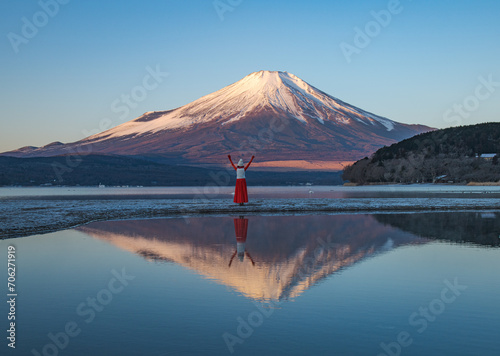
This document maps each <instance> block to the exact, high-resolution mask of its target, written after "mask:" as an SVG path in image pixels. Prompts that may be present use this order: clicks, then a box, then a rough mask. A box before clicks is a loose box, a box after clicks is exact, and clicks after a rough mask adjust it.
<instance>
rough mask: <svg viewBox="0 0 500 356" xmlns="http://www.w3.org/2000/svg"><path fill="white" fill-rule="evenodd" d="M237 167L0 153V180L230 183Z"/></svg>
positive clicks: (289, 177)
mask: <svg viewBox="0 0 500 356" xmlns="http://www.w3.org/2000/svg"><path fill="white" fill-rule="evenodd" d="M340 175H341V173H340V172H314V171H313V172H309V171H297V172H262V171H257V170H250V171H249V172H248V173H247V176H248V178H249V179H248V184H249V185H296V184H304V183H312V184H316V185H337V184H342V180H341V178H340ZM235 180H236V173H234V171H232V169H231V170H230V171H225V170H224V169H223V168H218V169H207V168H199V167H188V166H181V165H168V164H162V163H158V162H152V161H149V160H143V159H137V158H130V157H122V156H102V155H87V156H57V157H37V158H14V157H0V186H2V185H3V186H10V185H20V186H38V185H68V186H75V185H82V186H84V185H85V186H92V185H94V186H96V185H98V184H101V183H102V184H104V185H143V186H200V185H233V184H234V183H235Z"/></svg>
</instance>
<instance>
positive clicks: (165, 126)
mask: <svg viewBox="0 0 500 356" xmlns="http://www.w3.org/2000/svg"><path fill="white" fill-rule="evenodd" d="M429 130H431V128H429V127H427V126H423V125H408V124H402V123H398V122H396V121H393V120H389V119H387V118H385V117H382V116H378V115H375V114H373V113H370V112H368V111H365V110H362V109H360V108H358V107H355V106H353V105H350V104H348V103H345V102H343V101H341V100H340V99H337V98H335V97H333V96H331V95H329V94H326V93H325V92H323V91H321V90H319V89H317V88H315V87H314V86H312V85H310V84H308V83H307V82H305V81H303V80H302V79H300V78H298V77H297V76H295V75H293V74H290V73H288V72H279V71H259V72H254V73H251V74H249V75H247V76H246V77H244V78H242V79H240V80H239V81H237V82H235V83H233V84H230V85H228V86H226V87H224V88H222V89H220V90H218V91H216V92H213V93H210V94H208V95H205V96H203V97H201V98H199V99H197V100H195V101H193V102H191V103H189V104H187V105H184V106H181V107H179V108H176V109H172V110H166V111H150V112H146V113H145V114H143V115H141V116H139V117H138V118H136V119H133V120H130V121H128V122H125V123H123V124H121V125H118V126H116V127H113V128H111V129H109V130H106V131H104V132H101V133H97V134H94V135H92V136H89V137H87V138H84V139H83V140H80V141H76V142H73V143H68V144H62V145H61V144H59V143H52V144H49V145H46V146H43V147H41V148H31V147H30V146H27V147H23V148H21V149H19V150H15V151H10V152H6V153H3V155H9V156H16V157H37V156H55V155H61V154H68V153H73V154H74V153H75V152H77V149H79V150H80V151H82V152H92V153H98V154H118V155H130V156H137V155H141V156H148V155H156V156H158V155H165V156H169V157H174V156H175V157H181V158H182V160H183V161H185V162H188V163H193V164H206V163H208V164H224V163H225V160H224V157H225V156H226V155H227V153H232V152H238V153H240V154H242V155H243V154H244V155H250V154H256V155H257V156H258V157H259V158H260V162H261V163H262V162H267V165H268V166H269V162H278V161H307V162H313V161H318V162H346V161H354V160H356V159H359V158H361V157H363V156H365V155H367V154H369V153H371V152H373V151H375V150H376V149H377V148H379V147H382V146H384V145H386V144H390V143H394V142H397V141H399V140H401V139H404V138H408V137H411V136H413V135H415V134H418V133H421V132H425V131H429ZM291 157H293V159H291ZM256 163H257V164H258V161H257V162H256ZM291 165H293V164H291Z"/></svg>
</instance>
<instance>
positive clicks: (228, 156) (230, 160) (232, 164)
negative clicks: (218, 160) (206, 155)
mask: <svg viewBox="0 0 500 356" xmlns="http://www.w3.org/2000/svg"><path fill="white" fill-rule="evenodd" d="M227 158H229V162H231V166H233V168H234V170H236V166H235V165H234V163H233V160H232V159H231V155H227Z"/></svg>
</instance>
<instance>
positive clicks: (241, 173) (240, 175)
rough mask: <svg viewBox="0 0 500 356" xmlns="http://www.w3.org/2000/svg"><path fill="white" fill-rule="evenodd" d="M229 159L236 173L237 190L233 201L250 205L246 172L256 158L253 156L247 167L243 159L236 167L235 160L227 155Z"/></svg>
mask: <svg viewBox="0 0 500 356" xmlns="http://www.w3.org/2000/svg"><path fill="white" fill-rule="evenodd" d="M227 158H229V162H231V165H232V166H233V168H234V170H235V171H236V188H235V190H234V200H233V201H234V202H235V203H239V204H240V205H243V204H244V203H248V193H247V181H246V179H245V171H246V170H247V169H248V167H250V164H252V161H253V159H254V158H255V156H252V159H251V160H250V162H248V163H247V165H246V166H245V165H244V164H243V160H242V159H240V160H239V162H238V166H235V165H234V163H233V160H232V159H231V155H227Z"/></svg>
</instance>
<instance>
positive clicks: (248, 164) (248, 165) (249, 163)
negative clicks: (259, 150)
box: [245, 156, 255, 171]
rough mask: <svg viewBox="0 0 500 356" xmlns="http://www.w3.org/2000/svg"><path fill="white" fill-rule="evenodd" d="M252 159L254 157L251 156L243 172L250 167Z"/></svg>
mask: <svg viewBox="0 0 500 356" xmlns="http://www.w3.org/2000/svg"><path fill="white" fill-rule="evenodd" d="M254 158H255V156H252V159H251V160H250V162H248V163H247V165H246V166H245V171H246V170H247V169H248V167H250V165H251V164H252V161H253V159H254Z"/></svg>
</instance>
